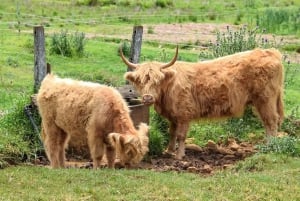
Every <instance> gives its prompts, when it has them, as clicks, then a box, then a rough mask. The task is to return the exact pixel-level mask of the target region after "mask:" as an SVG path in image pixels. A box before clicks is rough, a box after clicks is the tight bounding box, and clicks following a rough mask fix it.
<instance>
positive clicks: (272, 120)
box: [121, 48, 284, 159]
mask: <svg viewBox="0 0 300 201" xmlns="http://www.w3.org/2000/svg"><path fill="white" fill-rule="evenodd" d="M177 54H178V48H177V50H176V55H175V57H174V58H173V59H172V61H171V62H169V63H167V64H163V63H160V62H146V63H142V64H133V63H130V62H129V61H128V60H127V59H126V58H125V57H124V55H123V54H122V52H121V58H122V60H123V61H124V63H125V64H126V65H127V66H128V67H130V68H131V69H132V70H133V71H132V72H127V73H126V74H125V78H126V79H127V80H128V81H130V82H131V83H132V84H133V85H134V86H135V87H136V89H137V91H138V92H139V93H140V94H141V95H142V100H143V102H144V103H145V104H154V108H155V110H156V112H158V113H159V114H161V115H162V116H164V117H165V118H167V119H168V120H169V122H170V129H169V131H170V141H169V145H168V149H167V152H169V153H173V152H174V151H175V145H176V141H178V143H179V147H178V151H177V153H176V158H178V159H181V158H182V157H183V156H184V150H185V146H184V141H185V138H186V134H187V132H188V129H189V123H190V122H191V121H192V120H196V119H201V118H220V117H233V116H240V115H242V114H243V112H244V109H245V107H246V106H247V105H252V106H254V107H255V108H256V110H257V111H258V113H259V116H260V118H261V121H262V123H263V125H264V127H265V129H266V134H267V135H275V134H276V132H277V129H278V126H280V124H281V123H282V121H283V118H284V114H283V101H282V96H283V65H282V61H281V60H282V55H281V53H280V52H279V51H278V50H276V49H265V50H263V49H255V50H252V51H246V52H241V53H236V54H233V55H229V56H225V57H221V58H218V59H214V60H211V61H204V62H199V63H189V62H176V58H177Z"/></svg>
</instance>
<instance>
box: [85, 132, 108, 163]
mask: <svg viewBox="0 0 300 201" xmlns="http://www.w3.org/2000/svg"><path fill="white" fill-rule="evenodd" d="M88 145H89V149H90V154H91V158H92V160H93V168H94V169H97V168H98V167H100V164H101V160H102V157H103V155H104V148H105V144H104V142H103V138H102V135H101V134H100V133H96V132H92V131H89V132H88Z"/></svg>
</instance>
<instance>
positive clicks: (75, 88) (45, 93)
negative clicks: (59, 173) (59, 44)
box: [37, 74, 148, 168]
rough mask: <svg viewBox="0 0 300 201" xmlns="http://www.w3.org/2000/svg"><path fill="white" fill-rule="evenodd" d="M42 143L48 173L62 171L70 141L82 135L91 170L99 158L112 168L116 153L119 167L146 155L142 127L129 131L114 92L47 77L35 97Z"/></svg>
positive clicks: (122, 106)
mask: <svg viewBox="0 0 300 201" xmlns="http://www.w3.org/2000/svg"><path fill="white" fill-rule="evenodd" d="M37 105H38V108H39V112H40V114H41V117H42V139H43V142H44V146H45V150H46V153H47V156H48V159H49V160H50V164H51V166H52V167H53V168H58V167H64V166H65V149H66V148H67V144H68V141H69V139H70V137H71V136H72V137H75V138H76V136H82V135H84V136H86V137H87V142H88V146H89V149H90V155H91V157H92V159H93V166H94V168H97V167H99V165H100V162H101V159H102V157H103V155H104V153H105V149H106V155H107V160H108V167H114V161H115V157H116V153H118V156H119V157H120V161H121V163H122V164H123V165H134V164H137V163H138V162H140V161H141V159H142V158H143V156H144V155H145V154H146V153H147V151H148V135H147V132H148V126H147V125H146V124H144V123H141V124H140V126H139V130H136V129H135V128H134V125H133V122H132V120H131V118H130V115H129V109H128V107H127V105H126V103H125V101H124V100H123V98H122V96H121V95H120V93H119V92H118V91H117V90H116V89H114V88H112V87H108V86H105V85H100V84H96V83H91V82H83V81H75V80H72V79H61V78H58V77H56V76H54V75H51V74H49V75H47V76H46V77H45V78H44V80H43V81H42V84H41V87H40V90H39V92H38V94H37Z"/></svg>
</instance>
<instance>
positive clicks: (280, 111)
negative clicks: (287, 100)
mask: <svg viewBox="0 0 300 201" xmlns="http://www.w3.org/2000/svg"><path fill="white" fill-rule="evenodd" d="M277 114H278V127H279V128H280V126H281V124H282V122H283V119H284V106H283V90H282V89H280V92H279V94H278V97H277Z"/></svg>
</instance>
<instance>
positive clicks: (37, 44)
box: [33, 26, 47, 93]
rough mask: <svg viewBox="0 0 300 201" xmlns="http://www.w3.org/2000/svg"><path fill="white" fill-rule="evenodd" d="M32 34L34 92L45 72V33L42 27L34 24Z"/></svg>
mask: <svg viewBox="0 0 300 201" xmlns="http://www.w3.org/2000/svg"><path fill="white" fill-rule="evenodd" d="M33 34H34V87H33V90H34V93H36V92H37V91H38V90H39V88H40V85H41V82H42V80H43V79H44V77H45V76H46V74H47V64H46V56H45V35H44V27H43V26H36V27H34V28H33Z"/></svg>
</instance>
